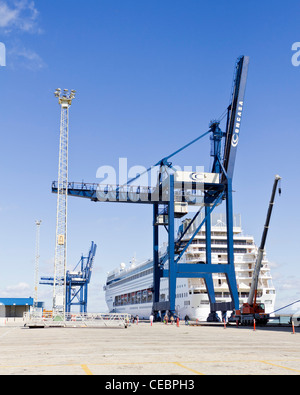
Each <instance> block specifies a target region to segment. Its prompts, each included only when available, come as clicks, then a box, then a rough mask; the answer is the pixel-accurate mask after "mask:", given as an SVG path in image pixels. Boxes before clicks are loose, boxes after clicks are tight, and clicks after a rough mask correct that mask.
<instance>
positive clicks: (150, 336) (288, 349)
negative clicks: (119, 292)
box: [0, 323, 300, 376]
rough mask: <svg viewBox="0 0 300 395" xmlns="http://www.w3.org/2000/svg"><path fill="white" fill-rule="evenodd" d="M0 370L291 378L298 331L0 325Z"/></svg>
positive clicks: (296, 370)
mask: <svg viewBox="0 0 300 395" xmlns="http://www.w3.org/2000/svg"><path fill="white" fill-rule="evenodd" d="M0 350H1V352H0V375H170V376H171V375H172V376H174V375H244V374H250V375H251V374H255V375H299V374H300V329H299V328H296V333H295V334H293V333H292V329H291V328H268V329H266V328H256V330H255V331H254V330H253V329H252V328H245V327H238V328H237V327H235V326H230V327H227V328H224V327H223V326H222V325H217V326H197V327H193V326H186V325H184V323H181V324H180V326H179V327H177V326H176V325H175V324H174V325H170V324H169V325H164V324H162V323H154V324H153V326H151V325H150V324H149V323H139V324H138V325H136V324H132V325H131V326H130V327H129V328H127V329H123V328H122V329H118V328H46V329H28V328H24V327H20V326H12V327H10V326H6V327H0Z"/></svg>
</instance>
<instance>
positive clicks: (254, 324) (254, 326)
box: [253, 318, 256, 332]
mask: <svg viewBox="0 0 300 395" xmlns="http://www.w3.org/2000/svg"><path fill="white" fill-rule="evenodd" d="M253 330H254V332H255V330H256V322H255V318H254V320H253Z"/></svg>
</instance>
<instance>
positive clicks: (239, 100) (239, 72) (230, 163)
mask: <svg viewBox="0 0 300 395" xmlns="http://www.w3.org/2000/svg"><path fill="white" fill-rule="evenodd" d="M248 68H249V57H248V56H241V57H240V58H239V59H238V61H237V64H236V75H235V80H234V83H233V90H232V102H231V104H230V106H229V107H228V115H227V127H226V140H225V148H224V159H223V167H224V170H225V171H226V173H227V177H230V178H232V177H233V172H234V166H235V159H236V153H237V147H238V143H239V137H240V127H241V121H242V114H243V109H244V96H245V91H246V82H247V76H248ZM223 178H224V175H223Z"/></svg>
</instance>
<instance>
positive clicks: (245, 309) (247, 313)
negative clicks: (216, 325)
mask: <svg viewBox="0 0 300 395" xmlns="http://www.w3.org/2000/svg"><path fill="white" fill-rule="evenodd" d="M280 180H281V177H280V176H278V175H276V176H275V180H274V184H273V190H272V195H271V200H270V204H269V209H268V213H267V219H266V223H265V227H264V231H263V235H262V239H261V243H260V247H259V250H258V254H257V259H256V264H255V269H254V273H253V278H252V283H251V288H250V292H249V296H248V300H247V303H244V304H243V305H242V307H241V309H240V310H236V311H235V312H234V314H233V317H232V318H233V319H231V320H230V321H236V323H237V324H241V325H253V323H254V320H255V322H256V323H257V325H261V326H263V325H266V324H267V323H268V321H269V318H270V316H269V314H267V313H266V312H265V306H264V304H263V303H257V288H258V279H259V275H260V271H261V268H262V260H263V257H264V253H265V244H266V239H267V234H268V230H269V225H270V219H271V215H272V210H273V206H274V201H275V195H276V191H277V187H278V183H279V181H280ZM279 194H281V189H280V188H279Z"/></svg>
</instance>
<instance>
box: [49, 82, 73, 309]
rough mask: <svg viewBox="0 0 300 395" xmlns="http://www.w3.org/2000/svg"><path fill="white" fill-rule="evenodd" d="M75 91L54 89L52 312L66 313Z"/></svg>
mask: <svg viewBox="0 0 300 395" xmlns="http://www.w3.org/2000/svg"><path fill="white" fill-rule="evenodd" d="M75 93H76V91H74V90H72V91H71V92H70V93H69V91H68V89H64V91H63V93H62V92H61V89H56V91H55V93H54V95H55V97H57V98H58V103H59V105H60V106H61V121H60V143H59V166H58V194H57V212H56V240H55V261H54V284H53V311H54V312H56V313H63V314H64V313H65V311H66V267H67V196H68V140H69V108H70V106H71V105H72V101H73V99H74V98H75Z"/></svg>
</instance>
